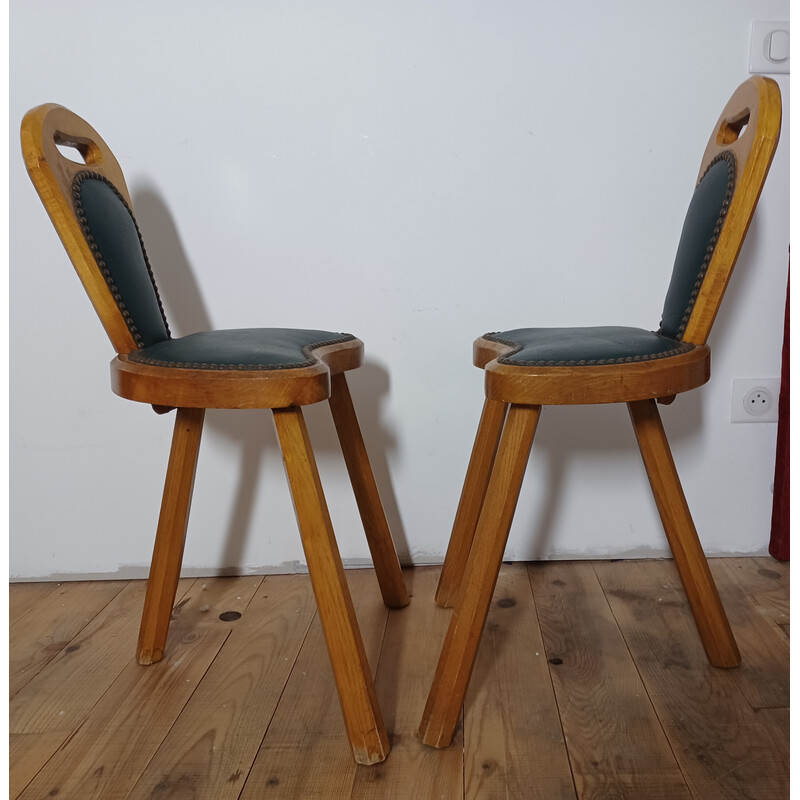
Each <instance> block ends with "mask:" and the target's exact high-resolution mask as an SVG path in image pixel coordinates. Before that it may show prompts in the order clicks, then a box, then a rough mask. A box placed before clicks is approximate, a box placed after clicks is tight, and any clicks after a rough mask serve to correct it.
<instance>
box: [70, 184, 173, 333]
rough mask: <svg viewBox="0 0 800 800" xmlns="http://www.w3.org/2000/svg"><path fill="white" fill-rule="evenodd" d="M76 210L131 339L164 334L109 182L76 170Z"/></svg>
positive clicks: (125, 213)
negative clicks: (77, 172)
mask: <svg viewBox="0 0 800 800" xmlns="http://www.w3.org/2000/svg"><path fill="white" fill-rule="evenodd" d="M72 193H73V199H74V203H75V212H76V214H77V215H78V220H79V222H80V224H81V227H82V229H83V233H84V236H85V237H86V241H87V242H88V243H89V246H90V247H91V248H92V252H93V253H94V257H95V259H96V260H97V264H98V266H99V267H100V269H101V270H102V272H103V274H104V276H105V278H106V282H107V283H108V285H109V287H110V289H111V292H112V294H113V295H114V298H115V300H116V301H117V305H118V306H119V309H120V311H121V312H122V315H123V316H124V317H125V321H126V322H127V324H128V328H129V330H130V331H131V334H132V335H133V338H134V341H135V342H136V344H137V346H139V347H147V346H148V345H151V344H155V343H156V342H161V341H163V340H164V339H168V338H169V327H168V325H167V320H166V318H165V316H164V311H163V309H162V307H161V300H160V298H159V296H158V289H157V288H156V284H155V281H154V279H153V275H152V273H151V271H150V265H149V263H148V261H147V254H146V253H145V250H144V244H143V243H142V239H141V236H140V235H139V229H138V228H137V227H136V222H135V220H134V218H133V214H132V213H131V210H130V209H129V208H128V205H127V203H126V202H125V200H124V199H123V198H122V197H121V195H120V194H119V193H118V192H117V190H116V189H115V188H114V187H113V186H112V185H111V183H110V182H109V181H107V180H106V179H105V178H103V177H101V176H100V175H97V174H95V173H92V172H81V173H79V174H78V175H76V176H75V180H74V181H73V184H72Z"/></svg>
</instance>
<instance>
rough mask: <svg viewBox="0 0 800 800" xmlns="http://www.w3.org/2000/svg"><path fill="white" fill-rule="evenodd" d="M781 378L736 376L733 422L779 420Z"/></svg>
mask: <svg viewBox="0 0 800 800" xmlns="http://www.w3.org/2000/svg"><path fill="white" fill-rule="evenodd" d="M780 390H781V379H780V378H734V379H733V392H732V394H731V422H777V421H778V394H779V393H780Z"/></svg>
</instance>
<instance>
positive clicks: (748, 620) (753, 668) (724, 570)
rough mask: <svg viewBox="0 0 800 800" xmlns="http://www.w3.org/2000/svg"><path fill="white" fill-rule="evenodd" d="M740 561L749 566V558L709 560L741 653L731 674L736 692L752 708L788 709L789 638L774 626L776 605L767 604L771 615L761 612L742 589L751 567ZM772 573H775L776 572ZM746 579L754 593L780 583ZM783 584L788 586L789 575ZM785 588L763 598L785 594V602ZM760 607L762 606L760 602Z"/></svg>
mask: <svg viewBox="0 0 800 800" xmlns="http://www.w3.org/2000/svg"><path fill="white" fill-rule="evenodd" d="M739 561H746V562H751V563H752V560H751V559H738V558H731V559H719V558H712V559H709V564H710V566H711V573H712V574H713V576H714V580H715V581H716V584H717V588H718V589H719V593H720V598H721V599H722V602H723V604H724V606H725V610H726V612H727V614H728V619H729V620H730V623H731V627H732V629H733V633H734V636H735V637H736V641H737V643H738V645H739V650H740V651H741V654H742V664H741V666H740V667H739V668H738V669H736V670H734V672H733V675H734V676H735V679H736V681H737V683H738V685H739V690H740V691H741V692H742V694H743V695H744V696H745V697H746V698H747V701H748V702H749V703H750V705H751V706H752V707H753V708H788V707H789V674H788V672H787V671H786V664H787V663H788V661H789V639H788V638H787V636H786V634H785V632H784V631H783V629H781V628H780V627H779V625H777V624H775V619H774V618H773V616H772V611H773V610H775V606H774V605H772V603H767V608H769V609H770V613H767V614H763V613H761V612H760V611H759V607H758V604H757V602H756V599H755V597H754V594H752V593H750V592H746V591H744V590H743V589H742V585H743V584H742V580H741V578H742V575H741V572H742V570H746V569H748V567H749V566H750V565H749V564H741V565H739V564H738V563H737V562H739ZM761 569H762V570H763V568H761ZM770 572H772V570H770ZM774 574H778V573H777V571H775V572H774ZM748 578H750V580H749V581H747V585H748V586H750V587H752V588H754V589H755V590H756V591H758V589H757V587H758V583H759V582H760V583H767V588H768V589H770V590H772V589H773V587H772V586H771V585H770V584H773V583H776V582H780V578H764V577H763V576H762V575H759V574H758V572H757V574H756V575H755V576H753V575H752V574H750V575H748ZM759 579H760V581H759ZM786 582H787V584H788V574H787V575H786ZM784 588H785V592H781V591H780V589H776V590H775V591H771V592H770V593H769V594H765V595H762V598H764V597H767V598H768V597H770V596H776V595H777V594H785V596H786V597H787V599H788V594H789V593H788V585H786V586H785V587H784ZM761 607H762V608H763V607H764V604H763V603H762V606H761ZM786 621H788V615H787V617H786Z"/></svg>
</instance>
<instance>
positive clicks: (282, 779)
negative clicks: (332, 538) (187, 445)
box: [9, 558, 790, 800]
mask: <svg viewBox="0 0 800 800" xmlns="http://www.w3.org/2000/svg"><path fill="white" fill-rule="evenodd" d="M711 569H712V572H713V573H714V575H715V577H716V578H717V582H718V584H719V587H720V594H721V596H722V598H723V603H724V604H725V605H726V607H727V609H728V612H729V615H730V617H731V620H732V624H733V628H734V633H735V634H736V635H737V637H738V639H739V644H740V647H741V649H742V653H743V655H744V663H743V665H742V667H740V668H738V669H734V670H720V669H715V668H713V667H710V666H709V664H708V661H707V659H706V657H705V652H704V650H703V647H702V644H701V643H700V639H699V637H698V635H697V631H696V628H695V625H694V621H693V618H692V615H691V612H690V610H689V608H688V604H687V603H686V599H685V596H684V594H683V590H682V587H681V585H680V581H679V579H678V576H677V573H676V571H675V568H674V565H673V564H672V563H671V562H670V561H652V560H651V561H644V562H630V561H628V562H617V563H611V562H576V563H569V562H558V563H548V564H542V565H529V566H522V565H519V564H517V565H510V566H509V565H506V566H504V567H503V568H502V569H501V574H500V579H499V581H498V586H497V590H496V593H495V600H494V602H493V603H492V606H491V609H490V614H489V618H488V621H487V627H486V630H485V632H484V635H483V637H482V640H481V645H480V648H479V651H478V659H477V662H476V667H475V671H474V674H473V680H472V682H471V685H470V688H469V692H468V694H467V698H466V703H465V718H464V720H463V725H459V726H458V728H457V730H456V739H455V741H454V742H453V745H452V746H451V747H449V748H446V749H443V750H434V749H432V748H428V747H425V746H423V745H421V743H420V742H419V740H418V738H417V733H416V731H417V727H418V725H419V720H420V717H421V715H422V710H423V707H424V704H425V699H426V696H427V693H428V690H429V688H430V682H431V680H432V678H433V674H434V670H435V665H436V661H437V659H438V657H439V650H440V648H441V644H442V641H443V639H444V634H445V630H446V628H447V626H448V624H449V620H450V615H451V612H450V611H449V610H445V609H440V608H438V607H436V606H435V605H434V603H433V596H434V591H435V587H436V580H437V578H438V574H439V568H438V567H432V568H417V569H412V570H406V571H405V573H404V574H405V578H406V581H407V583H408V585H409V588H410V590H411V594H412V601H411V604H410V606H408V607H407V608H405V609H400V610H397V611H389V612H387V610H386V608H385V607H384V606H383V604H382V602H381V598H380V593H379V591H378V587H377V585H376V581H375V578H374V574H373V573H372V572H371V571H364V572H356V573H352V572H348V580H349V582H350V585H351V587H352V593H353V597H354V603H355V606H356V609H357V613H358V619H359V624H360V627H361V631H362V635H363V638H364V643H365V648H366V651H367V654H368V656H369V660H370V664H371V665H372V668H373V671H375V668H376V664H377V677H376V686H377V692H378V696H379V699H380V703H381V708H382V711H383V714H384V717H385V720H386V723H387V727H388V729H389V735H390V740H391V742H392V745H393V750H392V752H391V753H390V754H389V757H388V759H387V760H386V761H385V762H384V763H382V764H379V765H376V766H373V767H359V766H357V765H356V764H355V763H354V761H353V759H352V755H351V753H350V748H349V745H348V743H347V739H346V734H345V731H344V725H343V722H342V719H341V713H340V710H339V704H338V698H337V696H336V692H335V687H334V684H333V681H332V677H331V674H330V668H329V663H328V656H327V652H326V650H325V646H324V639H323V636H322V632H321V629H320V628H319V626H318V624H317V623H316V622H313V623H309V620H311V619H312V618H313V617H314V603H313V595H312V593H311V585H310V580H309V579H308V576H299V575H298V576H272V577H270V578H267V579H266V581H267V582H266V583H265V584H264V585H263V587H262V588H261V589H259V591H258V592H257V593H256V595H255V598H256V599H255V600H252V602H249V603H248V601H249V600H250V595H249V594H248V588H247V587H250V590H253V589H254V588H255V585H256V583H260V581H261V578H258V577H255V578H224V579H222V578H221V579H214V580H213V581H212V580H209V579H201V580H199V581H194V580H183V581H181V583H180V587H179V601H178V603H177V605H176V609H175V612H174V621H173V623H172V625H171V628H170V638H169V640H168V647H167V656H166V658H165V660H164V661H162V662H160V663H159V664H156V665H153V666H150V667H140V666H139V665H138V664H137V663H136V662H135V648H136V638H137V631H138V625H139V619H140V616H141V609H142V600H143V591H144V582H143V581H134V582H125V581H121V582H119V583H117V584H116V585H115V586H114V587H113V591H112V592H111V594H112V595H113V598H112V599H110V600H109V601H107V602H105V605H104V604H103V601H104V600H105V598H106V597H107V596H108V595H107V594H105V595H104V593H108V592H109V586H108V585H107V584H106V585H105V586H103V585H102V584H95V588H94V589H92V588H90V587H89V586H88V583H84V584H83V585H82V584H81V583H72V584H69V585H67V586H66V589H63V586H59V585H57V584H53V585H52V586H51V587H50V588H49V589H48V590H46V589H43V588H41V587H37V588H35V589H31V588H29V587H31V586H35V584H25V585H24V586H22V585H21V587H20V588H13V587H12V588H11V589H10V596H11V598H12V600H13V602H12V605H13V606H14V613H16V614H17V616H16V623H15V624H13V625H12V630H11V633H12V636H11V640H12V642H11V644H12V651H11V653H10V661H11V663H12V664H14V665H16V666H17V667H21V666H23V667H24V666H25V665H26V664H28V665H31V667H32V669H34V670H35V674H34V675H33V676H32V677H30V679H29V680H27V682H26V683H24V685H22V687H21V688H20V689H19V690H18V691H17V692H16V693H15V694H14V695H13V697H12V698H11V707H10V710H11V718H10V737H9V744H10V766H11V771H10V797H11V798H14V799H15V800H17V799H18V800H31V798H35V800H39V799H40V798H41V800H47V798H50V797H56V798H58V797H65V798H70V800H72V798H80V800H93V799H94V798H102V799H103V800H128V799H129V798H134V800H141V798H144V797H146V798H149V800H167V798H169V799H170V800H182V799H183V798H185V799H186V800H189V799H190V798H191V799H192V800H198V799H199V798H209V797H214V798H215V800H228V798H230V799H231V800H232V798H237V799H238V800H256V798H261V797H275V798H280V799H281V800H283V798H294V797H297V798H301V799H302V800H305V798H314V797H318V798H327V797H336V798H339V797H342V798H347V797H357V798H367V799H368V800H379V798H398V800H406V799H407V798H408V799H409V800H410V799H411V798H414V800H416V798H418V797H419V798H424V799H425V800H428V798H445V800H450V798H452V799H453V800H455V799H456V798H458V800H462V798H467V797H469V798H476V799H477V798H490V799H493V798H506V800H508V798H524V799H525V800H528V798H537V797H541V798H551V797H552V798H553V799H554V800H555V798H559V797H562V796H563V797H569V798H572V797H576V796H577V797H580V798H581V800H583V798H603V799H604V800H605V799H606V798H609V800H610V798H620V800H621V798H623V797H630V798H634V799H635V800H639V798H642V800H663V798H681V800H685V798H687V797H689V796H691V797H692V798H693V800H723V798H724V800H734V799H735V800H765V799H766V798H769V800H783V799H784V798H787V797H788V796H789V795H788V788H789V758H790V755H789V746H788V745H789V710H788V707H783V706H769V707H756V708H754V706H757V705H758V704H759V703H762V704H763V703H785V704H787V705H788V692H787V691H786V686H787V685H788V674H789V650H788V646H787V642H788V638H787V637H788V629H789V617H788V613H789V602H788V601H789V581H788V577H789V570H788V565H786V564H783V563H780V562H774V561H773V560H772V559H767V558H764V559H760V558H758V559H754V558H736V559H724V560H712V561H711ZM526 573H527V577H528V578H529V583H528V585H527V587H525V586H523V585H522V584H524V583H525V581H524V580H522V581H521V582H520V575H522V576H525V574H526ZM273 579H275V580H277V581H278V583H281V582H284V581H294V582H296V587H295V589H294V590H291V591H289V590H287V591H283V590H282V589H281V590H279V589H277V588H270V587H274V586H277V584H273V583H272V581H273ZM204 587H205V589H204ZM298 587H300V588H298ZM64 591H66V593H67V595H70V594H72V598H69V597H68V598H67V599H66V600H65V595H64V593H63V592H64ZM73 593H74V594H73ZM264 595H267V597H264ZM76 597H77V598H80V600H79V602H78V603H77V605H76V603H75V602H73V600H74V598H76ZM302 598H305V599H302ZM62 604H63V605H62ZM92 607H93V608H94V610H93V611H92V610H91V609H92ZM222 610H226V611H243V612H244V614H243V616H242V617H241V618H240V619H238V620H233V621H228V622H224V621H222V620H220V619H219V614H220V613H221V612H222ZM309 624H310V627H309ZM784 631H785V633H784ZM69 634H72V635H71V638H66V637H67V636H68V635H69ZM289 641H292V642H294V643H295V644H294V645H291V646H290V645H287V644H286V643H287V642H289ZM56 642H60V645H59V646H58V647H53V648H52V650H53V655H52V657H51V658H49V660H46V659H45V658H44V657H43V656H42V655H41V651H42V650H45V649H46V648H48V647H51V645H52V644H54V643H56ZM301 642H302V644H301ZM14 648H17V649H16V650H15V649H14ZM298 649H299V653H298ZM537 653H538V654H539V655H537ZM559 662H560V663H559ZM293 663H294V667H292V664H293ZM22 675H23V676H25V675H26V673H24V672H23V673H22ZM281 692H282V695H281ZM279 697H280V700H278V698H279ZM553 698H555V700H557V703H555V705H556V706H557V708H558V711H559V712H560V717H559V718H557V719H556V718H555V717H554V716H553V709H554V699H553ZM276 703H277V706H276ZM270 720H271V721H270ZM554 720H555V721H554ZM462 728H463V730H462ZM562 729H563V733H562ZM665 742H666V745H667V746H666V748H665ZM565 746H566V747H567V748H568V758H569V759H570V767H571V769H572V770H574V772H575V774H574V776H573V781H574V784H573V786H570V785H569V783H568V781H569V776H568V775H567V776H566V780H564V779H563V778H564V773H563V771H562V769H561V767H560V766H559V760H560V761H561V763H562V764H563V761H564V755H563V754H564V749H565ZM559 753H560V754H561V755H560V756H559ZM248 771H249V776H248Z"/></svg>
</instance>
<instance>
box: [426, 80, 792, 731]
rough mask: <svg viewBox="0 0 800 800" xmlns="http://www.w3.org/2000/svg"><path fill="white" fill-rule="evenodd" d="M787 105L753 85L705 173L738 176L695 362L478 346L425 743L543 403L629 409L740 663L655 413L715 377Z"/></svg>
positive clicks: (466, 676) (723, 130) (687, 581)
mask: <svg viewBox="0 0 800 800" xmlns="http://www.w3.org/2000/svg"><path fill="white" fill-rule="evenodd" d="M780 125H781V98H780V91H779V89H778V86H777V84H776V83H775V81H773V80H772V79H770V78H765V77H762V76H755V77H752V78H750V79H749V80H747V81H745V82H744V83H743V84H742V85H741V86H740V87H739V88H738V89H737V90H736V91H735V92H734V94H733V96H732V97H731V99H730V100H729V101H728V103H727V105H726V106H725V108H724V110H723V112H722V114H721V115H720V118H719V120H718V121H717V124H716V126H715V127H714V130H713V133H712V136H711V139H710V140H709V143H708V145H707V147H706V150H705V152H704V154H703V158H702V161H701V165H700V170H699V174H698V180H699V178H700V177H701V176H702V175H703V174H704V173H705V171H706V169H707V167H708V165H709V164H710V163H711V162H712V160H713V159H714V158H715V157H717V156H718V155H719V154H720V153H722V152H724V151H726V150H727V151H731V152H733V154H734V156H735V158H736V163H737V170H736V176H735V184H734V192H733V197H732V199H731V202H730V206H729V209H728V213H727V216H726V219H725V222H724V225H723V226H722V230H721V231H720V234H719V238H718V240H717V244H716V247H715V250H714V253H713V256H712V258H711V260H710V262H709V265H708V269H707V272H706V275H705V278H704V280H703V282H702V286H701V288H700V291H699V293H698V296H697V298H696V300H695V303H694V305H693V307H692V309H691V313H690V316H689V319H688V321H687V324H686V328H685V330H684V333H683V336H682V340H683V341H685V342H689V343H691V344H694V345H695V348H694V349H693V350H691V351H689V352H688V353H684V354H681V355H677V356H673V357H669V358H663V359H656V360H653V361H645V362H637V363H629V364H611V365H599V366H579V367H546V366H545V367H538V366H515V365H509V364H501V363H499V358H501V357H502V356H503V355H505V354H507V353H509V352H511V351H512V350H513V348H512V347H510V346H507V345H503V344H499V343H497V342H494V341H490V340H487V339H484V338H482V337H481V338H479V339H477V340H476V341H475V344H474V363H475V366H477V367H480V368H482V369H483V370H484V373H485V393H486V400H485V403H484V409H483V413H482V416H481V420H480V423H479V426H478V433H477V435H476V438H475V443H474V445H473V450H472V456H471V458H470V462H469V466H468V468H467V474H466V478H465V481H464V487H463V489H462V494H461V499H460V501H459V506H458V510H457V512H456V517H455V522H454V525H453V531H452V534H451V537H450V543H449V546H448V550H447V554H446V556H445V561H444V565H443V567H442V572H441V575H440V579H439V586H438V588H437V593H436V603H437V604H438V605H440V606H443V607H450V606H455V610H454V612H453V616H452V619H451V622H450V627H449V629H448V632H447V635H446V637H445V640H444V644H443V647H442V652H441V655H440V658H439V663H438V665H437V669H436V673H435V675H434V679H433V683H432V686H431V690H430V693H429V696H428V701H427V704H426V706H425V710H424V713H423V717H422V721H421V724H420V728H419V735H420V737H421V739H422V741H423V742H424V743H425V744H428V745H431V746H433V747H446V746H447V745H449V744H450V742H451V741H452V737H453V732H454V730H455V726H456V724H457V722H458V718H459V715H460V711H461V707H462V705H463V702H464V697H465V694H466V691H467V686H468V684H469V680H470V676H471V673H472V669H473V666H474V663H475V657H476V654H477V648H478V643H479V640H480V636H481V633H482V631H483V627H484V625H485V622H486V617H487V614H488V611H489V605H490V603H491V599H492V594H493V592H494V588H495V584H496V581H497V576H498V573H499V570H500V564H501V560H502V557H503V551H504V549H505V545H506V542H507V540H508V534H509V531H510V528H511V522H512V519H513V516H514V511H515V509H516V504H517V500H518V497H519V491H520V487H521V484H522V478H523V475H524V472H525V467H526V465H527V461H528V457H529V454H530V450H531V447H532V445H533V438H534V434H535V432H536V427H537V424H538V421H539V416H540V414H541V409H542V406H543V405H545V404H552V405H575V404H592V403H627V405H628V410H629V413H630V417H631V422H632V424H633V428H634V431H635V433H636V438H637V441H638V444H639V449H640V452H641V455H642V459H643V462H644V465H645V469H646V471H647V475H648V478H649V480H650V485H651V488H652V491H653V495H654V498H655V501H656V506H657V508H658V512H659V515H660V517H661V521H662V524H663V526H664V530H665V533H666V535H667V539H668V542H669V545H670V548H671V550H672V554H673V557H674V560H675V565H676V567H677V570H678V573H679V575H680V578H681V582H682V583H683V587H684V590H685V592H686V596H687V599H688V601H689V605H690V607H691V609H692V613H693V615H694V619H695V622H696V625H697V628H698V632H699V634H700V637H701V640H702V642H703V645H704V648H705V651H706V654H707V656H708V659H709V661H710V662H711V664H713V665H714V666H717V667H735V666H738V665H739V663H740V662H741V656H740V654H739V649H738V647H737V645H736V641H735V639H734V637H733V633H732V631H731V628H730V625H729V623H728V619H727V616H726V614H725V610H724V608H723V606H722V603H721V601H720V598H719V593H718V592H717V588H716V585H715V584H714V580H713V577H712V575H711V572H710V570H709V568H708V562H707V561H706V557H705V554H704V552H703V549H702V545H701V543H700V540H699V538H698V536H697V531H696V529H695V526H694V523H693V521H692V517H691V514H690V512H689V507H688V505H687V503H686V498H685V496H684V493H683V489H682V487H681V483H680V479H679V478H678V474H677V471H676V469H675V464H674V462H673V459H672V454H671V452H670V449H669V444H668V442H667V438H666V435H665V433H664V428H663V426H662V424H661V419H660V416H659V413H658V408H657V406H656V401H659V402H662V403H669V402H671V401H672V400H673V399H674V397H675V395H676V394H678V393H680V392H685V391H688V390H690V389H693V388H696V387H698V386H701V385H702V384H703V383H705V382H706V381H707V380H708V378H709V374H710V350H709V348H708V346H707V345H706V341H707V339H708V335H709V332H710V330H711V326H712V324H713V322H714V319H715V317H716V315H717V311H718V309H719V306H720V303H721V301H722V297H723V295H724V293H725V289H726V287H727V285H728V281H729V280H730V276H731V273H732V271H733V267H734V265H735V263H736V259H737V257H738V255H739V251H740V249H741V246H742V243H743V241H744V238H745V236H746V234H747V229H748V227H749V225H750V221H751V219H752V217H753V213H754V211H755V207H756V204H757V202H758V198H759V196H760V194H761V189H762V187H763V185H764V182H765V180H766V176H767V173H768V171H769V167H770V164H771V163H772V158H773V155H774V153H775V148H776V147H777V143H778V137H779V134H780Z"/></svg>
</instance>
